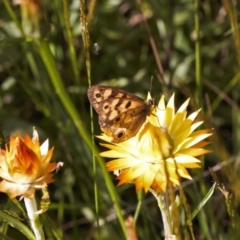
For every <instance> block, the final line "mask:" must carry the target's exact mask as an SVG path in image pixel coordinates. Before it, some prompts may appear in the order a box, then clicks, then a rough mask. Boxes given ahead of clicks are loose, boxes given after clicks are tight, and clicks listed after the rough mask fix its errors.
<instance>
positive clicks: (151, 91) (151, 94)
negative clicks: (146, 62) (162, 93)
mask: <svg viewBox="0 0 240 240" xmlns="http://www.w3.org/2000/svg"><path fill="white" fill-rule="evenodd" d="M150 81H151V82H150V94H151V95H152V81H153V76H151V80H150Z"/></svg>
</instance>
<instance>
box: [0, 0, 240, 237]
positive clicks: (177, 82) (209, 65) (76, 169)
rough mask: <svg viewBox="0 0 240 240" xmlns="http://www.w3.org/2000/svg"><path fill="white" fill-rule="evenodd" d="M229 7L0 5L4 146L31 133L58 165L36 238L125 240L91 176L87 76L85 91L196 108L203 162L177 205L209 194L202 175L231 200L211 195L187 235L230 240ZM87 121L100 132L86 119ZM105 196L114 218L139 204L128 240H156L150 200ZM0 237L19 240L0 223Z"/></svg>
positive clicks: (165, 2)
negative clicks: (207, 138)
mask: <svg viewBox="0 0 240 240" xmlns="http://www.w3.org/2000/svg"><path fill="white" fill-rule="evenodd" d="M239 3H240V2H239V1H238V0H237V1H233V2H231V1H227V0H226V1H224V0H223V1H209V0H206V1H201V0H199V1H197V0H195V1H188V0H179V1H174V0H146V1H137V0H136V1H133V0H128V1H124V0H109V1H107V0H105V1H103V0H102V1H101V0H100V1H94V0H93V1H85V4H83V2H81V1H79V0H72V1H70V0H69V1H67V0H63V1H60V0H52V1H46V0H45V1H42V0H35V1H33V0H25V1H24V0H19V1H17V0H15V1H9V0H3V1H0V94H1V95H0V96H1V98H0V108H1V111H0V123H1V128H2V132H3V134H4V136H5V139H6V142H7V141H8V139H9V136H10V134H15V133H17V132H19V133H21V134H22V135H24V134H25V133H27V134H29V135H32V127H33V126H35V127H36V129H37V130H38V133H39V136H40V140H41V142H43V141H44V140H45V139H46V138H49V140H50V146H54V148H55V150H54V157H53V161H61V162H64V167H63V168H62V169H61V170H60V171H59V172H58V173H57V174H56V175H55V182H54V183H53V184H51V185H49V188H48V190H49V194H50V199H51V205H50V207H49V210H48V211H47V212H46V213H44V214H43V216H42V221H43V226H44V230H45V233H46V236H47V237H46V238H47V239H86V240H88V239H113V238H114V239H116V240H117V239H125V238H124V234H123V232H122V229H121V227H120V224H119V221H118V219H117V217H116V210H115V209H114V204H113V201H112V198H111V197H110V194H109V189H108V188H107V185H106V181H105V178H104V176H105V174H106V173H105V172H104V171H103V170H102V168H100V167H99V166H101V165H99V164H97V165H96V174H94V167H93V163H92V150H91V147H90V144H91V127H90V104H89V101H88V99H87V94H86V92H87V89H88V87H89V79H90V77H91V84H92V85H93V84H102V85H107V86H115V87H118V88H121V89H124V90H127V91H129V92H131V93H134V94H137V95H139V96H141V97H142V98H146V95H147V91H149V90H150V88H151V94H152V96H153V97H154V98H155V99H156V101H158V99H159V97H160V95H162V94H164V95H166V98H169V97H170V96H171V94H172V93H173V92H175V93H176V106H177V107H179V106H180V105H181V104H182V103H183V102H184V101H185V99H187V98H188V97H191V104H190V108H189V112H192V111H194V110H196V109H198V108H202V109H203V110H202V116H201V117H202V119H204V120H205V123H206V125H205V128H214V129H215V130H214V131H215V132H214V136H213V137H212V139H211V142H212V143H211V145H210V147H209V149H211V150H212V153H210V154H208V155H206V157H205V158H202V169H198V170H194V171H191V175H192V176H193V178H194V181H192V182H189V181H187V182H185V181H183V184H184V186H185V188H184V190H185V193H186V196H187V199H188V204H189V205H190V207H191V210H192V211H193V210H194V209H195V208H196V206H198V204H199V203H200V202H201V201H202V199H203V198H204V196H205V195H206V193H207V192H208V190H209V189H210V187H211V186H212V184H213V179H212V177H211V176H210V174H209V170H208V169H209V167H211V168H213V167H214V170H216V175H217V176H218V178H219V181H220V182H221V183H223V184H224V186H225V188H226V190H227V191H228V192H230V193H233V199H232V202H231V203H229V202H228V204H227V205H226V203H225V197H224V195H223V194H222V193H221V192H220V191H219V190H217V189H216V191H215V192H214V194H213V196H212V197H211V198H210V200H209V201H208V203H207V204H206V205H205V206H204V207H203V208H202V209H201V211H200V213H199V214H198V215H197V217H196V218H195V219H194V220H193V230H194V234H195V238H196V239H239V238H238V237H237V236H238V234H239V230H238V229H237V228H235V227H234V226H238V225H239V224H240V221H239V219H238V212H239V201H240V192H239V170H238V168H239V158H238V152H239V146H240V118H239V106H238V104H239V101H240V96H239V92H240V91H239V90H240V88H239V66H240V65H239V64H240V60H239V59H240V53H239V51H240V34H239V29H238V24H239V23H238V19H239ZM83 6H85V9H84V8H83ZM85 14H86V15H85ZM80 19H81V21H80ZM84 19H85V20H86V22H87V24H86V25H84ZM86 27H87V28H86ZM87 29H88V31H87ZM88 34H89V35H88ZM88 36H89V38H88ZM83 38H84V39H85V44H84V41H83ZM88 53H89V55H88ZM86 63H87V64H86ZM161 66H162V69H161ZM89 73H91V74H89ZM151 79H152V82H151ZM94 123H95V134H99V133H100V129H99V126H98V124H97V114H96V113H95V112H94ZM95 142H96V145H97V147H99V145H98V140H95ZM221 163H225V165H224V166H223V165H220V164H221ZM94 175H96V176H95V177H94ZM110 177H111V178H112V179H113V184H114V185H117V181H115V180H114V176H112V174H110ZM94 180H95V183H96V185H97V192H98V195H97V197H96V196H95V191H94ZM115 191H116V193H117V195H118V197H119V202H120V209H122V211H123V217H124V218H127V217H128V216H129V215H134V214H135V211H136V207H137V206H139V205H138V202H139V201H142V205H141V209H140V213H139V218H138V220H137V223H136V232H137V235H138V238H139V239H144V240H145V239H156V240H158V239H163V225H162V220H161V214H160V212H159V209H158V207H157V204H156V201H155V200H154V198H153V197H152V195H151V194H146V195H144V194H143V193H141V194H138V195H137V194H136V193H135V188H134V186H132V185H124V186H121V187H118V188H116V190H115ZM176 194H177V193H176ZM38 195H39V198H40V197H41V194H40V193H38ZM0 196H1V197H0V199H1V200H0V204H1V209H2V210H3V209H4V210H9V211H15V212H18V210H17V209H16V208H15V207H14V205H13V204H12V203H11V202H9V201H8V198H7V196H6V195H5V194H3V193H0ZM96 199H97V202H98V207H99V212H98V213H96V210H95V202H96ZM227 207H229V208H231V209H230V210H231V211H232V213H234V217H233V216H232V217H230V216H229V214H228V211H227ZM179 209H180V216H181V219H180V226H181V228H180V236H181V237H182V239H191V237H190V234H189V232H188V228H187V225H186V213H184V211H183V210H182V208H181V207H179ZM18 214H19V215H21V213H19V212H18ZM97 218H99V219H100V221H99V227H97V224H96V219H97ZM1 222H2V223H3V221H1ZM234 224H235V225H234ZM2 235H6V236H8V237H9V238H6V239H26V238H25V237H24V236H23V235H21V234H20V233H19V232H18V231H17V230H15V229H14V228H12V227H10V226H9V227H8V229H7V230H5V232H2ZM2 235H1V237H3V236H2ZM99 236H100V237H99ZM3 239H4V237H3Z"/></svg>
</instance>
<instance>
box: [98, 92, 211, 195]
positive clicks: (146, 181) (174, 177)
mask: <svg viewBox="0 0 240 240" xmlns="http://www.w3.org/2000/svg"><path fill="white" fill-rule="evenodd" d="M148 98H150V95H149V96H148ZM188 103H189V99H188V100H187V101H185V102H184V103H183V104H182V106H181V107H180V108H179V109H178V111H177V112H175V107H174V95H173V96H172V97H171V98H170V100H169V102H168V103H167V105H165V100H164V97H162V98H161V99H160V101H159V104H158V106H157V107H156V106H155V107H153V109H152V114H151V115H150V116H148V117H147V120H146V123H145V124H143V126H142V127H141V129H140V130H139V132H138V133H137V135H136V136H135V137H133V138H131V139H129V140H127V141H124V142H121V143H117V144H112V143H111V140H112V139H111V137H109V136H107V135H105V134H103V135H102V136H98V137H99V138H100V139H102V140H104V141H107V142H109V143H111V144H101V145H102V146H104V147H106V148H108V149H110V150H108V151H106V152H102V153H101V154H100V155H101V156H103V157H107V158H115V160H112V161H110V162H108V163H107V165H106V166H107V169H108V170H109V171H115V172H118V177H117V179H118V180H119V183H118V185H121V184H125V183H135V185H136V190H137V191H138V190H140V189H144V190H145V192H147V191H148V190H149V189H150V188H151V189H153V190H154V191H155V192H156V193H157V194H158V193H163V192H165V191H166V188H167V185H168V183H172V184H173V185H179V183H180V182H179V181H180V179H179V177H183V178H187V179H191V176H190V175H189V173H188V171H187V169H186V168H199V167H200V165H199V162H200V160H199V159H197V157H199V156H201V155H203V154H205V153H207V152H209V151H208V150H206V149H204V146H206V145H207V144H208V142H205V141H203V140H204V139H206V138H208V137H209V136H210V135H212V133H211V130H210V129H203V130H196V129H197V128H198V127H199V126H200V125H201V124H202V123H203V121H196V117H197V115H198V113H199V111H200V110H198V111H195V112H193V113H192V114H190V115H189V116H188V117H187V111H186V109H187V106H188Z"/></svg>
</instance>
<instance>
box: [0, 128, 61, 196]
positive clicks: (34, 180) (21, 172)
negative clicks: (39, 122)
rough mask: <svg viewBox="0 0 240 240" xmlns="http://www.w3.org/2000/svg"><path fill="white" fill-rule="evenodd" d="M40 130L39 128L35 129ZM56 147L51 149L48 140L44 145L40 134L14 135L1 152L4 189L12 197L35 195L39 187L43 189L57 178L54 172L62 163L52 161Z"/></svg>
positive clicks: (0, 171) (0, 183) (1, 186)
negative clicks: (32, 135) (40, 140)
mask: <svg viewBox="0 0 240 240" xmlns="http://www.w3.org/2000/svg"><path fill="white" fill-rule="evenodd" d="M35 133H36V132H35ZM52 154H53V148H51V149H50V150H48V140H46V141H45V142H44V143H43V144H42V145H41V146H40V144H39V141H38V136H36V135H35V138H34V139H33V140H32V139H31V138H30V137H29V136H28V135H25V137H24V138H22V137H21V136H20V135H19V134H17V135H16V137H14V136H11V137H10V142H9V145H7V146H6V150H1V152H0V178H2V181H1V182H0V191H1V192H5V193H7V194H9V196H10V197H11V198H14V197H16V196H24V197H29V198H31V197H32V196H33V194H34V193H35V190H36V189H42V188H45V187H46V186H47V184H48V183H51V182H53V181H54V180H53V179H52V174H51V172H52V171H53V170H55V169H56V168H57V167H58V164H57V163H50V160H51V157H52Z"/></svg>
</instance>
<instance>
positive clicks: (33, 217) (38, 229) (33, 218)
mask: <svg viewBox="0 0 240 240" xmlns="http://www.w3.org/2000/svg"><path fill="white" fill-rule="evenodd" d="M24 202H25V206H26V209H27V214H28V217H29V221H30V223H31V227H32V230H33V232H34V235H35V237H36V240H44V239H45V236H44V232H43V229H42V224H41V222H40V221H39V215H38V214H36V212H37V204H36V199H35V197H33V198H27V197H24Z"/></svg>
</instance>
